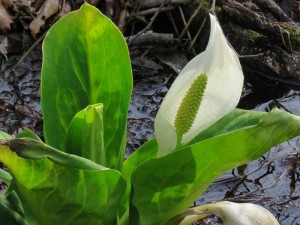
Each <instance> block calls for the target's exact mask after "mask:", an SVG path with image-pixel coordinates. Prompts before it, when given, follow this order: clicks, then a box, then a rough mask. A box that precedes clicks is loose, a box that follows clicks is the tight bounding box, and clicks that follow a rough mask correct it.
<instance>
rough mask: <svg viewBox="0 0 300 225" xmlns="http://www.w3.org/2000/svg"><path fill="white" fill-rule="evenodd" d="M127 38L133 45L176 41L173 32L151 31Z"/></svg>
mask: <svg viewBox="0 0 300 225" xmlns="http://www.w3.org/2000/svg"><path fill="white" fill-rule="evenodd" d="M125 40H126V41H127V43H130V44H131V45H149V44H151V45H155V44H172V43H173V42H174V40H175V39H174V35H173V34H161V33H153V32H151V31H149V32H146V33H143V34H140V35H133V36H129V37H126V38H125Z"/></svg>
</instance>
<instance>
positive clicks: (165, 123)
mask: <svg viewBox="0 0 300 225" xmlns="http://www.w3.org/2000/svg"><path fill="white" fill-rule="evenodd" d="M209 16H210V23H211V25H210V37H209V41H208V44H207V47H206V50H205V51H204V52H203V53H201V54H199V55H198V56H196V57H195V58H193V59H192V60H191V61H190V62H189V63H188V64H187V65H186V66H185V67H184V68H183V70H182V71H181V73H180V74H179V75H178V77H177V79H176V80H175V81H174V83H173V85H172V87H171V88H170V90H169V91H168V93H167V95H166V96H165V98H164V101H163V103H162V105H161V107H160V109H159V111H158V113H157V116H156V121H155V132H156V139H157V142H158V147H159V148H158V150H159V151H158V153H159V155H160V156H161V155H166V154H168V153H170V152H171V151H173V150H175V149H176V146H177V145H178V146H177V147H179V146H180V144H186V143H188V142H189V141H191V140H192V139H193V138H194V137H195V136H196V135H197V134H199V133H200V132H201V131H203V130H204V129H206V128H208V127H209V126H210V125H212V124H213V123H215V122H216V121H217V120H219V119H220V118H222V117H223V116H225V115H226V114H227V113H229V112H231V111H232V110H233V109H234V108H235V107H236V106H237V104H238V102H239V100H240V97H241V94H242V88H243V81H244V76H243V71H242V68H241V65H240V61H239V59H238V57H237V55H236V53H235V52H234V50H233V49H232V48H231V47H230V46H229V45H228V43H227V40H226V38H225V36H224V34H223V32H222V29H221V27H220V24H219V23H218V22H217V20H216V18H215V17H214V16H213V15H211V14H210V15H209ZM200 105H201V107H200ZM176 140H177V141H176Z"/></svg>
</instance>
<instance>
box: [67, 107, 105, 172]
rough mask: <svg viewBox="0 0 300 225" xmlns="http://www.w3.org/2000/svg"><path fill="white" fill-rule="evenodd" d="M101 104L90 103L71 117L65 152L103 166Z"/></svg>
mask: <svg viewBox="0 0 300 225" xmlns="http://www.w3.org/2000/svg"><path fill="white" fill-rule="evenodd" d="M103 133H104V132H103V105H102V104H101V103H98V104H95V105H90V106H88V107H87V108H85V109H84V110H81V111H80V112H78V113H77V114H76V115H75V116H74V118H73V119H72V121H71V123H70V126H69V128H68V132H67V139H66V152H67V153H71V154H76V155H79V156H82V157H84V158H87V159H90V160H93V161H94V162H96V163H98V164H100V165H103V166H105V149H104V141H103Z"/></svg>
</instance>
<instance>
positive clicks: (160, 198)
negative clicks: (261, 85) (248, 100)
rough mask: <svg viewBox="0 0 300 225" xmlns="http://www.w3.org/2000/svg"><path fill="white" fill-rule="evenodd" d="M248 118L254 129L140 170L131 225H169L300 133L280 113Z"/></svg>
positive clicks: (296, 123) (293, 120)
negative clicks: (233, 172)
mask: <svg viewBox="0 0 300 225" xmlns="http://www.w3.org/2000/svg"><path fill="white" fill-rule="evenodd" d="M247 114H248V116H249V117H250V118H251V117H252V118H254V117H255V118H256V121H257V122H256V124H255V122H254V121H253V120H249V121H252V122H251V123H250V124H252V126H246V127H245V128H242V127H239V129H237V130H235V131H231V132H229V133H224V134H222V135H219V136H215V137H211V138H208V139H206V140H203V141H201V142H199V143H196V144H194V145H191V146H189V147H186V148H184V149H181V150H178V151H176V152H174V153H172V154H170V155H167V156H165V157H162V158H155V159H150V160H147V161H145V162H144V163H142V164H141V165H140V166H138V167H137V168H136V170H135V171H134V172H133V173H132V177H131V179H132V188H131V189H132V190H131V203H132V205H131V208H130V223H129V224H130V225H136V224H138V225H152V224H153V225H154V224H155V225H158V224H164V223H165V222H167V221H168V220H169V219H171V218H172V217H174V216H176V215H178V214H179V213H182V212H183V211H185V210H186V209H187V208H188V207H189V206H190V205H191V204H192V202H193V201H194V200H195V199H196V198H197V197H198V196H199V195H201V193H203V191H204V190H205V189H206V188H207V187H208V186H209V185H210V184H211V183H212V182H213V180H215V179H216V178H217V177H218V176H219V175H220V174H221V173H223V172H225V171H227V170H229V169H231V168H234V167H236V166H239V165H242V164H245V163H247V162H249V161H252V160H254V159H256V158H258V157H259V156H261V155H263V154H264V153H265V152H266V151H268V150H269V149H270V148H271V147H272V146H274V145H276V144H279V143H281V142H283V141H286V140H289V139H291V138H293V137H295V136H297V135H300V119H299V117H297V116H294V115H291V114H289V113H286V112H284V111H280V110H274V111H272V112H271V113H266V114H264V113H259V112H254V111H248V112H247ZM252 114H257V115H256V116H258V117H256V116H253V115H252ZM258 114H260V115H258ZM246 117H247V116H246V114H245V115H244V118H246ZM259 117H261V119H260V120H258V119H257V118H259ZM232 128H233V127H232Z"/></svg>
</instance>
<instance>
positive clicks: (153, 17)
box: [128, 0, 167, 45]
mask: <svg viewBox="0 0 300 225" xmlns="http://www.w3.org/2000/svg"><path fill="white" fill-rule="evenodd" d="M166 1H167V0H163V1H162V2H161V4H160V7H159V8H158V10H157V11H156V12H155V14H154V15H153V16H152V17H151V19H150V22H149V23H148V24H147V26H146V27H145V28H144V29H143V30H141V31H140V32H138V33H137V34H136V35H134V36H132V37H133V38H132V39H128V45H130V43H131V42H132V41H133V40H134V39H135V38H137V37H138V36H140V35H141V34H143V33H144V32H145V31H147V30H148V29H149V28H150V27H151V26H152V24H153V22H154V20H155V19H156V18H157V16H158V14H159V13H160V10H161V9H162V8H163V6H164V5H165V2H166Z"/></svg>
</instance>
